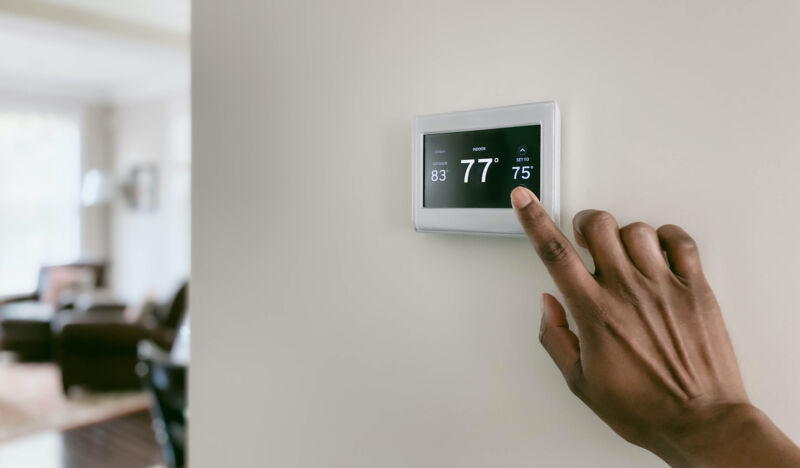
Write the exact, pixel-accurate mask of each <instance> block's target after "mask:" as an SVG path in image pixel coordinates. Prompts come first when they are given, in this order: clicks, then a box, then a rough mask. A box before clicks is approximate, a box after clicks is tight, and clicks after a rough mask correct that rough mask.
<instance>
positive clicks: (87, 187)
mask: <svg viewBox="0 0 800 468" xmlns="http://www.w3.org/2000/svg"><path fill="white" fill-rule="evenodd" d="M115 185H116V183H115V181H114V176H113V175H112V174H111V173H109V172H107V171H102V170H100V169H90V170H89V171H87V172H86V174H84V176H83V183H82V184H81V205H83V206H103V205H107V204H109V203H111V201H112V200H113V199H114V191H115Z"/></svg>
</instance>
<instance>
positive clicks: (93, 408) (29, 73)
mask: <svg viewBox="0 0 800 468" xmlns="http://www.w3.org/2000/svg"><path fill="white" fill-rule="evenodd" d="M189 44H190V1H189V0H136V1H129V0H36V1H29V0H2V1H0V49H2V50H3V53H2V55H0V226H2V229H0V349H1V350H2V351H0V466H2V467H3V468H13V467H40V468H50V467H53V468H56V467H59V468H60V467H95V466H98V467H100V466H103V467H111V466H113V467H117V468H125V467H153V466H169V467H174V466H183V465H184V450H185V445H186V444H185V440H186V431H187V429H186V418H187V416H188V411H187V408H186V373H187V367H188V364H189V351H188V349H189V348H188V346H189V345H188V342H189V318H188V308H187V288H188V275H189V267H190V177H191V176H190V166H191V151H190V133H191V130H190V127H191V125H190V114H189V111H190V102H189V100H190V97H189V91H190V86H189V83H190V79H189V75H190V53H189V47H190V45H189Z"/></svg>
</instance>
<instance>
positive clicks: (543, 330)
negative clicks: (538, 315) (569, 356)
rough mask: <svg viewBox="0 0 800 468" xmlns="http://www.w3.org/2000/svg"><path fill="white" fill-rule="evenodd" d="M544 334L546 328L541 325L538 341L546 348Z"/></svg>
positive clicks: (545, 333)
mask: <svg viewBox="0 0 800 468" xmlns="http://www.w3.org/2000/svg"><path fill="white" fill-rule="evenodd" d="M546 335H547V328H546V327H542V329H541V330H539V343H540V344H541V345H542V346H544V347H545V348H547V344H546V343H545V336H546Z"/></svg>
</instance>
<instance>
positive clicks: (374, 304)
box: [191, 0, 800, 468]
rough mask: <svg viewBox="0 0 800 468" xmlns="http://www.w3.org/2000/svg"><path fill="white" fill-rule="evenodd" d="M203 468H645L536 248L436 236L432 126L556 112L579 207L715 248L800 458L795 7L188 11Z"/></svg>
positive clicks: (201, 2)
mask: <svg viewBox="0 0 800 468" xmlns="http://www.w3.org/2000/svg"><path fill="white" fill-rule="evenodd" d="M193 15H194V24H193V46H194V50H193V55H194V57H193V89H194V91H193V94H194V96H193V109H194V113H193V118H194V129H195V130H194V148H195V153H194V154H195V166H194V174H193V176H194V179H193V180H194V194H195V195H194V196H195V198H194V200H195V205H194V208H193V216H194V224H193V232H194V237H193V271H192V275H193V288H192V298H191V299H192V302H193V311H192V314H193V319H192V322H193V323H192V324H193V326H194V330H193V336H194V342H193V356H192V358H193V361H192V366H193V368H192V374H191V406H192V421H191V424H192V433H191V434H192V440H191V456H192V466H193V467H194V468H202V467H220V466H271V467H278V466H280V467H323V466H337V467H376V466H380V467H411V466H413V467H472V466H474V467H531V466H542V467H545V466H546V467H551V466H552V467H556V466H564V467H583V466H587V467H588V466H592V467H643V466H662V464H660V463H659V462H658V461H657V460H656V459H654V458H653V457H651V456H650V455H648V454H646V453H644V452H643V451H641V450H639V449H637V448H635V447H631V446H628V445H627V444H626V443H625V442H623V441H621V440H620V439H618V438H617V437H616V436H615V435H614V434H613V433H612V432H611V431H610V430H609V429H608V428H607V427H605V426H604V424H603V423H601V422H599V421H598V420H597V419H596V418H595V417H594V416H593V415H592V414H591V413H590V412H589V411H588V410H587V409H585V408H584V407H583V406H582V405H581V404H580V403H579V402H578V400H577V399H575V398H574V397H572V396H571V395H570V394H569V393H568V392H567V390H566V387H565V385H564V384H563V382H562V381H561V378H560V376H559V374H558V373H557V371H556V369H555V367H554V366H553V365H552V364H551V362H550V361H549V359H548V358H547V356H546V355H545V353H544V352H543V351H542V350H541V349H540V347H539V344H538V342H537V340H536V333H537V329H538V320H539V310H538V309H539V306H538V304H539V297H540V294H541V293H542V292H543V291H553V285H552V283H551V281H550V280H549V279H548V278H547V276H546V274H545V271H544V270H543V268H542V267H541V266H540V265H539V263H538V262H537V260H536V259H535V258H534V255H533V252H532V251H531V249H530V248H529V247H528V246H527V244H526V241H525V240H523V239H508V238H498V237H467V236H456V235H431V234H417V233H415V232H414V231H413V228H412V224H411V216H410V212H411V209H410V200H411V194H410V189H411V185H410V168H411V164H410V124H411V120H412V117H413V116H414V115H416V114H423V113H431V112H444V111H454V110H465V109H473V108H482V107H488V106H498V105H506V104H516V103H524V102H533V101H541V100H547V99H555V100H557V101H558V102H559V104H560V105H561V111H562V114H563V139H562V142H563V155H562V177H563V180H562V207H563V211H562V219H564V225H563V226H562V227H564V228H566V229H569V221H570V219H571V218H572V216H573V215H574V214H575V213H576V212H577V211H578V210H579V209H582V208H586V207H595V208H603V209H608V210H610V211H613V212H614V213H615V214H616V215H617V216H618V218H619V220H620V221H621V222H622V223H627V222H631V221H633V220H640V219H641V220H645V221H648V222H650V223H652V224H654V225H657V224H663V223H667V222H673V223H679V224H682V225H683V226H685V227H686V228H687V229H688V230H689V231H690V232H692V233H693V234H694V235H695V236H696V238H697V239H698V241H699V243H700V246H701V249H702V253H703V257H704V260H705V262H706V266H707V272H708V275H709V277H710V280H711V282H712V284H713V286H714V287H715V289H716V291H717V293H718V295H719V299H720V302H721V303H722V305H723V308H724V313H725V317H726V319H727V321H728V324H729V328H730V332H731V335H732V337H733V340H734V342H735V346H736V349H737V351H738V354H739V358H740V361H741V364H742V368H743V369H742V370H743V373H744V376H745V379H746V383H747V386H748V389H749V390H750V393H751V396H752V398H753V400H754V401H755V403H757V404H758V405H760V406H762V407H763V408H764V409H765V410H766V411H767V412H768V413H769V414H770V415H771V416H772V417H773V418H774V419H775V420H777V422H778V423H779V424H780V425H781V426H783V427H784V429H785V430H786V431H787V432H788V433H789V434H790V435H791V436H792V437H794V438H795V439H796V440H800V399H799V398H798V397H797V395H800V372H798V369H797V365H796V362H797V357H798V356H800V340H798V339H797V337H798V336H799V335H800V313H799V312H798V309H800V299H798V296H797V294H796V291H797V288H798V285H800V270H798V268H797V263H798V260H799V259H800V254H798V253H797V250H796V249H795V248H794V246H795V245H796V244H797V239H798V236H800V218H799V217H798V216H796V213H797V212H798V210H799V209H800V187H798V184H797V174H798V172H800V157H798V152H800V132H798V130H797V123H798V121H800V87H798V85H797V84H798V82H800V60H799V59H798V57H800V32H798V28H797V19H798V17H800V4H798V3H797V2H794V1H764V2H743V1H716V2H713V1H710V2H694V1H686V0H684V1H672V2H662V1H654V0H653V1H640V0H637V1H633V0H630V1H619V2H595V1H590V0H584V1H560V2H544V1H483V2H477V1H464V0H459V1H456V0H452V1H431V0H407V1H394V2H379V1H341V2H329V1H321V0H320V1H305V2H289V1H286V2H244V1H234V2H225V4H224V5H222V4H221V3H219V2H216V1H211V0H195V2H194V13H193Z"/></svg>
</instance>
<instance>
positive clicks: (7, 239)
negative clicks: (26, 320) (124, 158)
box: [0, 109, 81, 296]
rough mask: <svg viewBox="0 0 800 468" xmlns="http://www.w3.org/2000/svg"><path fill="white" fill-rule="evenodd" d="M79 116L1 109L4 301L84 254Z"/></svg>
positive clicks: (0, 278) (0, 289)
mask: <svg viewBox="0 0 800 468" xmlns="http://www.w3.org/2000/svg"><path fill="white" fill-rule="evenodd" d="M80 170H81V126H80V117H79V115H78V113H77V112H76V113H64V112H55V111H46V110H10V109H0V296H1V295H6V294H16V293H25V292H31V291H33V290H35V289H36V283H37V279H38V278H37V276H38V272H39V267H40V266H41V265H42V264H45V263H60V262H68V261H72V260H74V259H76V258H77V257H78V256H79V255H80V204H79V200H80V199H79V196H80Z"/></svg>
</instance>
